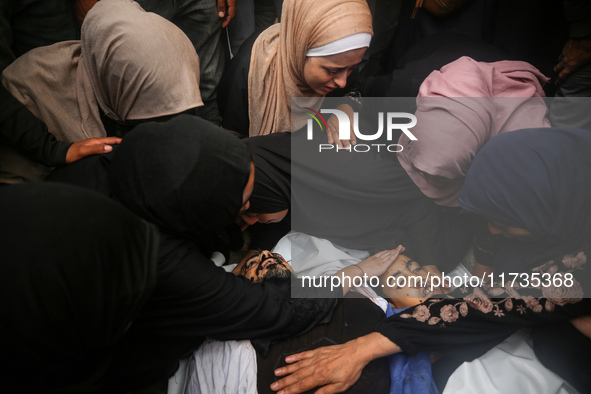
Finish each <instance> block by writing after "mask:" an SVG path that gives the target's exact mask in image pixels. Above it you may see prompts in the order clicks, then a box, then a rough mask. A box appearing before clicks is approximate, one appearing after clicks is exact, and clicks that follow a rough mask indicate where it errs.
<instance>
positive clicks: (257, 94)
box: [218, 0, 372, 138]
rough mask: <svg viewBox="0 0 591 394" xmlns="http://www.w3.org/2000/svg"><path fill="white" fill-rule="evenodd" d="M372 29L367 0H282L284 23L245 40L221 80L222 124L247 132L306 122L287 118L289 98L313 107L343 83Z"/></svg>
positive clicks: (282, 129)
mask: <svg viewBox="0 0 591 394" xmlns="http://www.w3.org/2000/svg"><path fill="white" fill-rule="evenodd" d="M371 35H372V26H371V14H370V11H369V8H368V6H367V2H366V1H364V0H326V1H322V2H317V1H312V0H285V2H284V3H283V11H282V20H281V23H279V24H275V25H273V26H271V27H270V28H268V29H267V30H265V31H264V32H262V33H261V34H260V35H259V36H258V38H256V41H254V40H255V37H251V38H250V39H249V40H247V41H246V42H245V43H244V44H243V45H242V47H241V50H240V51H239V52H238V54H237V56H236V57H235V58H234V59H233V60H232V64H231V65H230V67H229V68H228V70H226V73H225V74H224V76H223V78H222V82H221V84H220V87H219V92H218V104H219V106H220V109H221V114H222V117H223V126H224V127H225V128H228V129H230V130H234V131H237V132H239V133H241V134H243V135H249V136H256V135H265V134H271V133H277V132H286V131H291V130H297V129H299V128H301V127H303V126H304V125H305V121H306V119H305V118H302V119H292V118H291V110H292V108H291V99H292V98H297V97H307V98H310V100H309V104H308V105H306V106H308V107H312V108H318V107H319V106H320V104H321V103H322V100H323V98H324V97H325V96H326V95H327V94H328V93H330V92H331V91H332V90H334V89H336V88H338V87H344V86H345V85H346V82H347V77H348V76H349V75H350V74H351V72H352V71H353V69H354V68H355V67H356V66H357V64H358V63H359V62H360V61H361V59H362V58H363V55H364V54H365V51H366V50H367V47H368V46H369V42H370V40H371ZM253 42H254V44H253ZM329 138H330V137H329Z"/></svg>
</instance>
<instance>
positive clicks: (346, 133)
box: [305, 107, 417, 153]
mask: <svg viewBox="0 0 591 394" xmlns="http://www.w3.org/2000/svg"><path fill="white" fill-rule="evenodd" d="M305 109H306V110H308V111H309V112H306V114H307V115H308V116H310V117H311V119H308V123H307V131H308V133H307V138H308V140H312V139H313V137H312V133H313V128H314V122H313V121H316V123H317V124H318V126H319V127H320V130H322V131H324V132H326V130H328V125H327V123H326V120H325V119H324V117H323V116H322V114H332V115H335V116H336V117H337V120H338V123H339V139H340V140H350V132H351V120H350V119H349V116H348V115H347V114H346V113H345V112H343V111H341V110H338V109H321V110H320V112H318V111H315V110H313V109H312V108H309V107H305ZM401 119H402V120H407V122H405V123H400V120H401ZM384 123H385V125H386V127H384ZM416 124H417V118H416V116H414V115H413V114H410V113H408V112H386V113H384V112H378V130H377V131H376V132H375V133H374V134H363V133H361V131H359V114H358V113H357V112H354V113H353V132H354V133H355V137H356V138H357V141H358V143H357V144H356V145H349V146H347V147H339V146H338V145H336V144H335V145H333V144H319V145H318V149H319V151H320V152H322V151H323V150H331V149H336V150H337V151H339V150H347V151H349V152H359V153H364V152H369V151H371V150H377V151H378V152H380V150H381V149H383V150H387V151H388V152H402V150H403V149H404V147H403V146H402V145H400V144H397V143H394V144H389V143H388V144H385V143H372V144H363V143H359V142H361V141H376V140H378V139H380V138H381V137H382V135H383V134H384V129H385V131H386V140H387V141H388V142H391V141H392V140H393V138H397V135H396V136H394V137H393V134H394V130H400V131H402V132H403V133H404V134H406V136H407V137H408V138H409V139H410V140H411V141H416V140H417V137H415V136H414V135H413V134H412V132H411V131H410V129H411V128H413V127H414V126H416Z"/></svg>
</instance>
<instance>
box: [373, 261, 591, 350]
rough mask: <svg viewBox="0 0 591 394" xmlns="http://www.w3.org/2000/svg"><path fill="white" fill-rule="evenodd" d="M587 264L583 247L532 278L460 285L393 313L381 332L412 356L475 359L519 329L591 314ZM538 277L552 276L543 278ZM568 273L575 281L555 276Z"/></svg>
mask: <svg viewBox="0 0 591 394" xmlns="http://www.w3.org/2000/svg"><path fill="white" fill-rule="evenodd" d="M586 263H587V254H586V253H585V252H580V253H578V254H576V255H567V256H565V257H563V258H562V259H556V260H553V261H549V262H548V263H546V264H544V265H542V266H539V267H536V268H534V269H533V270H532V273H530V274H529V275H528V276H527V279H528V281H527V283H524V282H526V281H525V280H522V281H520V280H519V278H518V279H517V280H516V281H515V282H513V286H511V284H512V283H511V282H512V280H513V278H512V277H511V278H509V280H507V278H505V283H504V286H501V283H500V282H495V283H494V284H493V285H492V286H491V284H490V283H488V285H483V286H481V287H461V288H459V289H456V290H455V291H454V293H453V295H454V296H455V297H456V298H452V297H447V298H440V299H429V300H427V301H425V302H423V303H422V304H420V305H417V306H415V307H412V308H409V309H407V310H405V311H404V312H403V313H401V314H398V315H394V316H391V317H390V318H388V319H387V320H386V321H385V322H384V323H382V324H381V326H380V327H379V328H378V330H377V331H378V332H380V333H381V334H382V335H384V336H386V337H387V338H388V339H390V340H391V341H392V342H394V343H396V344H397V345H399V346H400V347H401V348H402V350H403V351H404V352H406V353H408V354H411V355H414V354H416V353H418V352H421V351H436V352H441V353H449V352H451V351H453V352H456V351H459V352H461V353H463V354H464V355H465V357H466V359H472V358H474V357H478V356H479V355H481V354H483V353H484V352H486V351H487V350H488V349H490V348H492V347H493V346H495V345H496V344H498V343H500V342H501V341H503V340H504V339H505V338H507V337H508V336H510V335H511V334H512V333H514V332H515V331H517V330H518V329H520V328H531V327H534V326H536V325H538V324H541V323H545V322H554V321H560V320H566V319H572V318H574V317H577V316H582V315H591V299H590V298H584V296H585V295H586V296H587V297H589V295H590V294H591V292H589V284H590V283H591V278H590V277H589V276H590V275H589V267H585V266H586ZM532 274H536V275H532ZM567 274H570V275H567ZM535 277H537V278H539V279H542V278H550V280H549V281H548V280H546V281H542V280H540V283H538V281H537V280H532V279H533V278H535ZM565 277H566V278H572V280H568V281H567V280H555V281H554V282H553V281H552V278H562V279H564V278H565ZM523 278H525V276H524V277H523ZM532 282H533V283H532ZM534 284H535V285H536V286H534Z"/></svg>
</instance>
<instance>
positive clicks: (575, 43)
mask: <svg viewBox="0 0 591 394" xmlns="http://www.w3.org/2000/svg"><path fill="white" fill-rule="evenodd" d="M590 62H591V37H586V38H578V39H572V38H571V39H569V40H568V41H567V42H566V44H565V45H564V48H562V54H561V55H560V56H559V57H558V64H557V65H556V66H555V67H554V71H556V72H557V73H558V76H557V77H556V84H557V85H559V84H561V83H562V82H564V80H565V79H566V78H567V77H568V76H569V75H570V74H572V73H573V72H575V71H576V70H577V69H578V68H579V67H581V66H584V65H585V64H588V63H590Z"/></svg>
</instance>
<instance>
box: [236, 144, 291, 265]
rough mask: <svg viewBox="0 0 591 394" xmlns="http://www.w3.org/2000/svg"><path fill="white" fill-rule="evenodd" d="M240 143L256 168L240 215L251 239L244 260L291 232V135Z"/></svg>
mask: <svg viewBox="0 0 591 394" xmlns="http://www.w3.org/2000/svg"><path fill="white" fill-rule="evenodd" d="M242 141H243V142H244V143H245V144H246V146H247V147H248V149H249V150H250V153H251V155H252V160H253V162H254V166H255V168H256V177H255V181H254V188H253V190H252V195H251V196H250V200H249V202H250V204H249V207H248V209H246V210H245V211H244V212H242V213H241V215H240V217H241V220H240V221H241V229H242V230H244V229H246V228H247V227H248V228H249V231H250V236H251V240H250V244H249V247H250V249H249V251H248V252H247V253H246V255H245V257H244V258H243V259H242V261H246V260H248V259H249V258H250V257H252V256H253V255H254V254H255V253H256V251H257V250H265V249H268V250H270V249H272V248H273V247H274V246H275V244H277V242H278V241H279V240H280V239H281V237H283V236H284V235H285V234H287V233H288V232H289V231H290V230H291V215H290V213H289V208H290V205H291V133H275V134H270V135H266V136H259V137H251V138H246V139H244V140H242ZM249 226H250V227H249ZM240 266H241V264H239V266H238V267H237V269H239V268H240Z"/></svg>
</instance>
